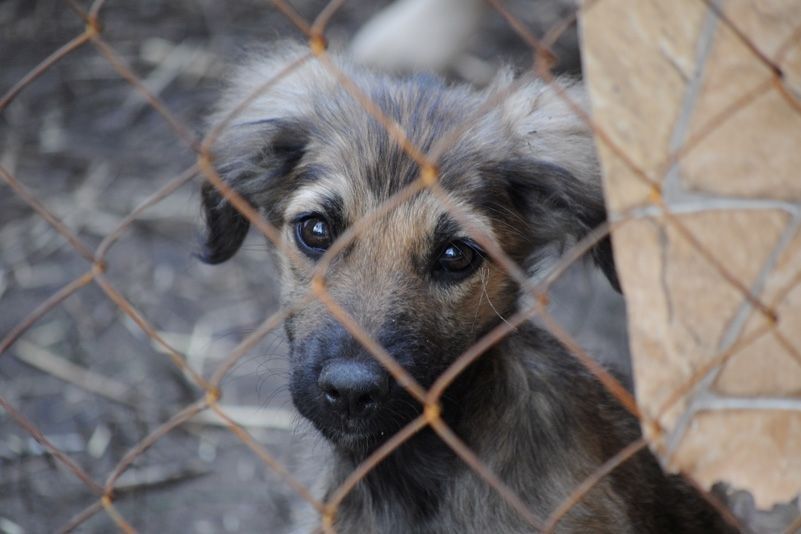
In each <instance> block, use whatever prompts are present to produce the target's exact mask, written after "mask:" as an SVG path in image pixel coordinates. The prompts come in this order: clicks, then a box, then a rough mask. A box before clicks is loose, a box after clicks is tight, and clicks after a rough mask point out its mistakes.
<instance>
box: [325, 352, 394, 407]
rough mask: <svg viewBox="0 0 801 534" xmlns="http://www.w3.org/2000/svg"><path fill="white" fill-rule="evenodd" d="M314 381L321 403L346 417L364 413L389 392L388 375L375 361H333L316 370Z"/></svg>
mask: <svg viewBox="0 0 801 534" xmlns="http://www.w3.org/2000/svg"><path fill="white" fill-rule="evenodd" d="M317 385H318V387H319V388H320V391H321V392H322V394H323V398H324V401H325V404H326V405H327V406H328V407H329V408H330V409H332V410H334V411H336V412H338V413H339V414H341V415H343V416H346V417H365V416H367V415H368V414H369V413H371V412H372V411H374V410H375V409H376V408H378V407H379V405H380V404H381V403H382V402H383V401H384V400H385V399H386V397H387V395H388V394H389V377H388V376H387V374H386V373H385V372H384V371H383V369H381V368H380V367H379V366H378V365H377V364H372V363H366V362H358V361H335V362H331V363H329V364H328V365H326V366H325V367H324V368H323V370H322V372H321V373H320V378H319V379H318V381H317Z"/></svg>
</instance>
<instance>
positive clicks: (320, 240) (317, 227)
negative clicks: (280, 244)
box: [295, 215, 334, 258]
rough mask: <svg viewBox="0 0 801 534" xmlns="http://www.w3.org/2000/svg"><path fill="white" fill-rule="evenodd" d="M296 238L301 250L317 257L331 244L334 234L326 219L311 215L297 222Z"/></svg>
mask: <svg viewBox="0 0 801 534" xmlns="http://www.w3.org/2000/svg"><path fill="white" fill-rule="evenodd" d="M295 239H296V241H297V242H298V247H299V248H300V250H301V251H303V252H304V253H305V254H306V255H307V256H310V257H312V258H317V257H319V256H321V255H322V254H323V253H324V252H325V251H326V249H327V248H328V247H330V246H331V243H332V242H333V241H334V236H333V233H332V232H331V227H330V226H329V224H328V222H327V221H326V220H325V219H323V218H322V217H319V216H316V215H311V216H309V217H305V218H303V219H301V220H299V221H297V222H296V223H295Z"/></svg>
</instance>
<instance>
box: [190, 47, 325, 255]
mask: <svg viewBox="0 0 801 534" xmlns="http://www.w3.org/2000/svg"><path fill="white" fill-rule="evenodd" d="M307 53H308V51H307V50H306V49H304V48H302V47H299V46H297V45H291V44H277V45H275V47H274V48H273V49H271V50H269V51H266V50H259V51H253V52H251V53H250V57H249V58H247V59H246V60H245V61H243V62H242V65H241V66H240V67H238V68H237V69H236V70H235V71H234V72H233V74H232V75H231V79H230V82H229V84H228V87H227V88H226V90H225V91H224V93H223V95H222V98H221V99H220V102H219V104H218V105H217V109H216V112H215V113H214V114H213V115H212V116H211V118H210V121H209V123H210V125H211V126H212V127H215V126H217V125H218V124H221V123H222V124H225V127H224V128H223V129H222V131H221V133H220V134H219V137H218V138H217V140H216V141H215V143H214V146H213V147H212V155H213V159H214V165H215V169H216V171H217V173H218V174H219V176H220V177H221V178H222V179H223V181H224V182H225V183H226V184H227V185H228V186H229V187H231V188H232V189H233V190H234V191H236V192H237V193H239V194H240V195H241V196H242V197H243V198H244V199H245V200H246V201H247V202H248V203H250V205H251V206H252V207H253V208H255V209H257V210H258V211H259V212H260V213H261V214H262V215H264V216H265V217H266V218H267V220H268V221H269V222H271V223H273V224H275V225H276V226H278V225H280V224H281V222H282V220H281V219H282V215H283V211H282V207H283V205H282V201H284V200H286V197H287V195H288V193H289V192H291V190H292V188H293V184H294V183H295V179H294V178H295V175H296V172H295V171H296V168H297V166H298V164H299V162H300V161H301V160H302V158H303V156H304V154H305V152H306V148H307V145H308V143H309V139H310V132H311V130H310V127H309V125H310V122H309V121H308V120H306V118H305V117H308V116H309V115H310V110H309V107H310V105H311V103H312V99H311V98H310V93H311V91H313V90H315V91H316V92H317V93H322V94H324V93H325V91H326V90H330V87H331V86H332V84H333V82H332V81H331V77H330V76H326V74H325V73H324V69H322V68H321V67H320V66H315V65H313V64H309V63H305V64H301V63H302V62H300V61H299V58H302V57H303V56H304V54H307ZM294 64H297V67H298V68H296V69H294V70H292V69H290V66H293V65H294ZM290 70H291V72H289V71H290ZM202 207H203V211H204V215H205V222H206V232H205V235H204V236H203V238H202V243H201V247H200V248H201V250H200V251H199V253H198V257H199V258H200V259H201V260H203V261H205V262H207V263H211V264H215V263H221V262H224V261H226V260H227V259H229V258H230V257H231V256H233V255H234V254H235V253H236V252H237V250H239V248H240V246H241V245H242V242H243V241H244V240H245V236H246V235H247V232H248V229H249V227H250V223H249V222H248V220H247V219H246V218H245V217H244V216H243V215H242V214H241V213H239V211H238V210H237V209H236V208H235V207H234V206H233V205H232V204H231V203H230V202H229V201H228V200H227V199H226V198H225V197H224V196H223V195H222V194H221V193H220V192H219V191H218V190H217V188H215V187H214V186H213V185H211V184H210V183H206V184H204V186H203V190H202Z"/></svg>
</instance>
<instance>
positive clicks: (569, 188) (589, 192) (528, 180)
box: [495, 158, 620, 291]
mask: <svg viewBox="0 0 801 534" xmlns="http://www.w3.org/2000/svg"><path fill="white" fill-rule="evenodd" d="M495 172H498V173H499V174H501V176H503V179H504V182H505V184H506V187H507V195H508V198H509V199H510V202H511V204H512V205H513V207H514V208H515V210H516V211H517V212H518V213H519V214H520V215H522V217H523V218H524V219H525V221H526V222H527V223H528V229H527V233H528V235H529V236H530V239H529V244H530V245H531V246H532V248H534V249H535V250H533V251H531V252H533V253H534V254H535V255H536V254H537V253H538V252H540V251H542V250H547V249H549V247H550V246H551V245H554V244H556V245H559V248H560V249H562V248H564V245H565V244H566V243H569V242H575V241H578V240H580V239H582V238H583V237H585V236H586V235H587V234H588V233H589V232H590V231H592V230H593V229H594V228H596V227H598V226H600V225H602V224H603V223H604V222H605V221H606V209H605V206H604V201H603V195H602V192H601V189H600V187H599V186H598V185H597V184H588V183H585V182H583V181H581V180H579V179H577V178H576V177H575V176H574V175H573V174H572V173H570V172H569V171H568V170H567V169H565V168H563V167H560V166H558V165H556V164H553V163H549V162H544V161H538V160H532V159H528V158H521V159H513V160H508V161H505V162H503V163H501V164H499V165H498V166H497V167H496V169H495ZM590 254H591V256H592V259H593V261H594V262H595V264H596V265H598V267H600V268H601V270H602V271H603V273H604V274H605V275H606V277H607V278H608V279H609V282H610V284H612V287H614V288H615V290H617V291H620V283H619V281H618V278H617V272H616V271H615V263H614V258H613V256H612V244H611V242H610V240H609V237H608V236H607V237H604V238H603V239H601V240H600V241H599V242H598V243H597V244H596V245H595V246H593V247H592V249H591V252H590Z"/></svg>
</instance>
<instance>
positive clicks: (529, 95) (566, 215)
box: [490, 73, 620, 291]
mask: <svg viewBox="0 0 801 534" xmlns="http://www.w3.org/2000/svg"><path fill="white" fill-rule="evenodd" d="M510 81H511V77H510V75H509V74H508V73H506V74H501V76H500V78H499V80H496V82H495V84H494V88H491V89H490V91H492V90H493V89H494V90H499V89H500V90H502V88H503V87H505V86H508V84H509V83H510ZM554 83H555V85H556V86H558V87H560V88H561V91H562V94H561V95H560V94H559V93H558V92H557V91H556V89H554V88H553V86H548V85H547V84H545V83H544V82H542V81H539V80H533V79H532V80H523V81H522V83H520V85H519V87H518V89H517V90H516V91H514V92H513V93H512V94H511V95H509V96H508V97H507V98H506V99H505V100H504V101H503V104H501V107H500V113H501V114H502V121H503V123H504V125H505V127H506V128H509V129H511V130H512V131H513V133H514V136H515V137H516V138H517V140H518V143H519V144H518V146H517V147H516V152H517V154H518V156H517V157H516V158H512V159H511V160H510V161H508V162H505V163H504V164H503V166H504V169H503V174H504V175H505V176H506V180H507V183H508V184H509V185H508V186H509V188H510V190H509V194H510V198H511V199H512V202H513V203H516V204H518V208H519V209H521V210H523V211H524V212H525V217H526V218H527V220H528V221H530V224H531V225H532V226H531V228H532V231H533V232H534V233H535V234H536V235H538V236H541V238H542V240H541V241H540V243H542V242H547V241H550V242H559V243H565V242H568V241H571V240H572V241H576V240H580V239H582V238H583V237H584V236H586V235H587V233H589V232H590V231H591V230H592V229H594V228H596V227H597V226H599V225H601V224H603V223H604V222H605V221H606V209H605V205H604V198H603V191H602V188H601V171H600V165H599V163H598V158H597V156H596V152H595V143H594V139H593V135H592V130H591V129H590V127H589V126H588V125H587V123H586V121H585V120H584V119H583V118H582V117H581V116H580V115H579V114H578V113H577V112H576V110H575V109H573V107H572V106H571V104H568V102H567V100H566V99H569V100H570V102H571V103H572V104H573V105H575V106H578V108H579V109H581V110H583V111H584V112H585V113H587V112H588V110H589V103H588V102H587V98H586V95H585V93H584V89H583V87H582V85H581V84H580V83H579V82H577V81H575V80H570V79H564V78H561V79H558V80H556V81H555V82H554ZM591 254H592V258H593V260H594V261H595V263H596V264H597V265H598V266H599V267H600V268H601V269H602V270H603V272H604V274H605V275H606V277H607V278H608V279H609V282H610V283H611V284H612V286H613V287H614V288H615V289H616V290H617V291H620V284H619V281H618V278H617V273H616V271H615V265H614V258H613V255H612V246H611V242H610V239H609V237H605V238H604V239H602V240H601V241H599V242H598V244H597V245H595V246H594V247H593V249H592V252H591Z"/></svg>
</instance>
